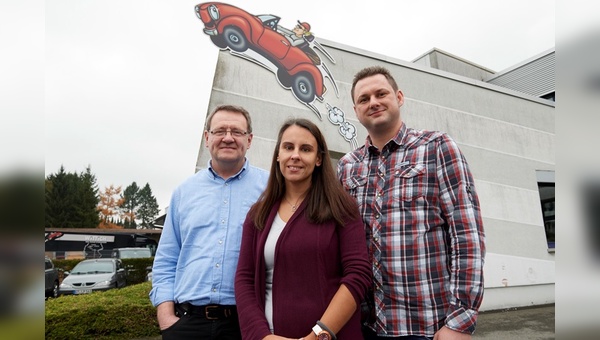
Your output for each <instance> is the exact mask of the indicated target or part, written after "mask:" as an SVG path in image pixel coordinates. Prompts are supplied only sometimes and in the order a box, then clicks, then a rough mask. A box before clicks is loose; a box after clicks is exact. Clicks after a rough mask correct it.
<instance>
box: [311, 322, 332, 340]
mask: <svg viewBox="0 0 600 340" xmlns="http://www.w3.org/2000/svg"><path fill="white" fill-rule="evenodd" d="M312 330H313V332H315V334H316V335H317V340H332V338H331V334H329V332H328V331H326V330H324V329H323V328H321V326H319V325H318V324H317V325H315V327H313V329H312Z"/></svg>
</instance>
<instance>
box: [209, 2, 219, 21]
mask: <svg viewBox="0 0 600 340" xmlns="http://www.w3.org/2000/svg"><path fill="white" fill-rule="evenodd" d="M207 10H208V15H210V17H211V19H213V20H219V18H220V17H221V15H220V14H219V9H218V8H217V6H215V5H210V6H208V9H207Z"/></svg>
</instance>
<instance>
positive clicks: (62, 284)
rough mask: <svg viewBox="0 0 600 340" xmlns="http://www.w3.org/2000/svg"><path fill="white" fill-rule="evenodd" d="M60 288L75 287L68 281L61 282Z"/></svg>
mask: <svg viewBox="0 0 600 340" xmlns="http://www.w3.org/2000/svg"><path fill="white" fill-rule="evenodd" d="M60 289H73V286H71V285H70V284H68V283H61V284H60Z"/></svg>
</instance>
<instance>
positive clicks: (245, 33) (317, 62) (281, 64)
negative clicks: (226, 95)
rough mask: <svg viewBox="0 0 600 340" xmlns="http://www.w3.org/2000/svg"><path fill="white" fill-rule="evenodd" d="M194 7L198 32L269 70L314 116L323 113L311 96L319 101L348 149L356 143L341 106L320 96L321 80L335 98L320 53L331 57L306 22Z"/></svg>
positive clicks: (209, 5) (214, 5) (219, 6)
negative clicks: (201, 27)
mask: <svg viewBox="0 0 600 340" xmlns="http://www.w3.org/2000/svg"><path fill="white" fill-rule="evenodd" d="M195 10H196V15H197V16H198V18H199V19H200V20H201V21H202V23H204V33H205V34H206V35H208V36H209V37H210V39H211V41H212V42H213V43H214V44H215V45H216V46H217V47H219V48H220V49H222V50H229V53H231V54H232V55H234V56H237V57H240V58H243V59H246V60H248V61H251V62H253V63H255V64H257V65H260V66H262V67H264V68H266V69H268V70H269V71H271V72H273V73H274V74H275V75H276V78H277V81H278V82H279V85H280V86H282V87H283V88H285V89H287V90H290V91H291V93H292V94H293V96H294V98H296V100H298V101H299V102H301V103H302V104H304V105H306V106H307V107H308V108H310V109H311V110H312V112H314V113H315V114H316V115H317V117H319V119H320V120H323V114H322V113H321V112H320V111H319V109H318V108H317V107H316V106H315V100H318V101H320V102H322V103H323V102H325V106H326V108H327V113H326V116H327V118H328V119H329V121H330V122H331V123H332V124H334V125H339V133H340V135H342V136H343V137H344V139H345V140H346V141H348V142H349V143H350V144H351V145H352V148H353V149H354V148H357V147H358V143H357V141H356V127H355V126H354V125H353V124H351V123H349V122H348V121H346V118H345V115H344V111H342V110H341V109H340V108H338V107H335V106H331V105H330V104H329V103H327V102H326V101H325V96H326V93H327V92H328V91H327V90H328V89H327V85H330V86H331V88H333V91H334V92H335V95H336V97H337V98H339V89H338V87H337V83H336V81H335V79H334V78H333V75H332V74H331V71H330V70H329V67H327V64H326V61H325V60H324V59H323V58H322V57H321V55H322V56H324V57H325V58H326V59H327V60H328V61H329V62H331V63H333V64H335V59H334V58H333V57H332V56H331V55H330V54H329V52H327V50H326V49H325V48H324V47H323V46H322V45H321V44H319V42H318V41H317V39H316V37H315V36H314V35H313V34H312V33H311V31H310V30H311V26H310V24H309V23H308V22H301V21H299V20H297V24H296V25H295V26H294V27H293V28H292V29H288V28H285V27H282V26H280V25H279V21H280V19H281V18H280V17H278V16H276V15H272V14H262V15H253V14H250V13H248V12H246V11H244V10H243V9H241V8H238V7H236V6H232V5H229V4H225V3H219V2H205V3H201V4H199V5H197V6H196V8H195ZM326 84H327V85H326Z"/></svg>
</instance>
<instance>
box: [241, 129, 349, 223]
mask: <svg viewBox="0 0 600 340" xmlns="http://www.w3.org/2000/svg"><path fill="white" fill-rule="evenodd" d="M293 125H296V126H299V127H301V128H303V129H306V130H308V131H309V132H310V133H311V134H312V135H313V136H314V137H315V139H316V140H317V153H318V155H319V156H320V157H321V159H322V161H321V166H315V169H314V171H313V173H312V176H311V186H310V188H309V189H308V193H307V195H306V198H305V200H307V204H306V210H305V214H306V217H307V219H308V220H309V221H310V222H312V223H323V222H326V221H329V220H331V219H334V220H335V222H336V223H337V224H338V225H340V226H343V225H344V224H345V221H347V220H349V219H354V218H359V213H358V208H357V205H356V201H355V200H354V199H353V198H352V197H351V196H350V195H349V194H348V193H347V192H346V191H345V190H344V188H343V187H342V185H341V184H340V182H339V180H338V178H337V176H336V175H335V171H334V170H333V165H332V164H331V159H330V158H329V149H328V148H327V143H326V142H325V138H324V137H323V134H322V133H321V130H319V128H318V127H317V126H316V125H315V124H314V123H312V122H311V121H310V120H307V119H301V118H295V119H289V120H287V121H286V122H285V123H284V124H283V126H282V127H281V129H280V130H279V135H278V137H277V144H276V145H275V151H274V152H273V159H272V160H271V173H270V175H269V180H268V182H267V188H266V189H265V191H264V192H263V193H262V194H261V195H260V197H259V198H258V201H257V202H256V203H255V204H254V205H253V206H252V208H251V209H250V211H249V212H248V213H249V214H250V216H252V221H253V222H254V225H255V226H256V228H258V229H260V230H262V229H264V228H265V224H266V222H267V219H268V218H269V214H270V213H271V209H272V207H273V206H274V205H275V204H276V203H277V202H278V201H281V200H282V199H283V195H285V178H284V177H283V174H282V173H281V169H280V168H279V162H278V161H277V155H278V154H279V147H280V146H281V138H282V136H283V133H284V132H285V130H287V129H288V128H289V127H290V126H293Z"/></svg>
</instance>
